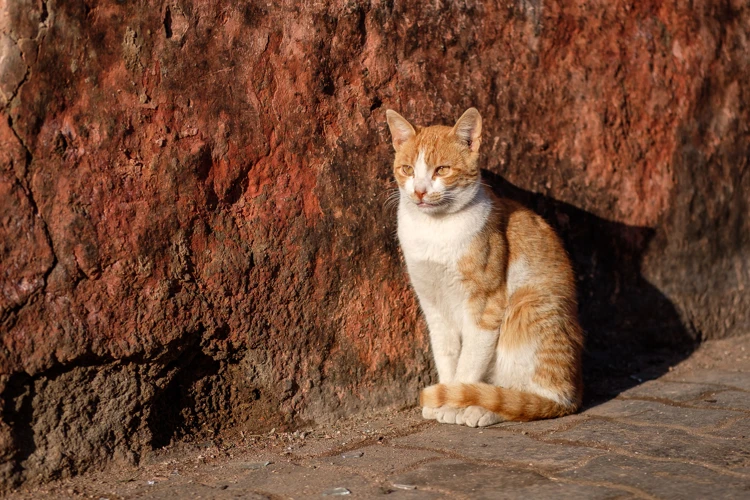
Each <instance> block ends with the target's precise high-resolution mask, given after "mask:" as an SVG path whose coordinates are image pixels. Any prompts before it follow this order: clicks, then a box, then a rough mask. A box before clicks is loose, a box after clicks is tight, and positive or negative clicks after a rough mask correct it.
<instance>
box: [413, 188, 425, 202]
mask: <svg viewBox="0 0 750 500" xmlns="http://www.w3.org/2000/svg"><path fill="white" fill-rule="evenodd" d="M414 194H415V195H417V199H418V200H419V201H422V198H423V197H424V195H425V194H427V191H419V190H416V189H415V190H414Z"/></svg>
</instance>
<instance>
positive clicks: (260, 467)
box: [242, 461, 271, 470]
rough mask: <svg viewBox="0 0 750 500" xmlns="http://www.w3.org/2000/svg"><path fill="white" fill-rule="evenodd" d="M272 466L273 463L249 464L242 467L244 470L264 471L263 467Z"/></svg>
mask: <svg viewBox="0 0 750 500" xmlns="http://www.w3.org/2000/svg"><path fill="white" fill-rule="evenodd" d="M269 465H271V462H268V461H266V462H249V463H246V464H243V465H242V468H243V469H250V470H258V469H262V468H263V467H268V466H269Z"/></svg>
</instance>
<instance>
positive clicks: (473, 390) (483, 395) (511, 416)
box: [419, 384, 579, 421]
mask: <svg viewBox="0 0 750 500" xmlns="http://www.w3.org/2000/svg"><path fill="white" fill-rule="evenodd" d="M419 402H420V404H421V405H422V406H423V407H424V406H426V407H428V408H439V407H441V406H444V405H448V406H451V407H453V408H466V407H468V406H481V407H482V408H485V409H487V410H490V411H491V412H493V413H496V414H498V415H500V417H502V418H503V419H504V420H517V421H528V420H540V419H544V418H555V417H562V416H564V415H569V414H571V413H573V412H575V411H576V410H577V409H578V404H579V403H578V402H577V401H571V402H568V403H559V402H557V401H553V400H552V399H549V398H545V397H543V396H539V395H538V394H533V393H530V392H522V391H517V390H514V389H506V388H505V387H498V386H495V385H489V384H436V385H432V386H430V387H427V388H425V389H423V390H422V393H421V394H420V396H419Z"/></svg>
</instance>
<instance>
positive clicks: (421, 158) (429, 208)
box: [386, 108, 482, 214]
mask: <svg viewBox="0 0 750 500" xmlns="http://www.w3.org/2000/svg"><path fill="white" fill-rule="evenodd" d="M386 117H387V118H388V127H390V129H391V136H392V138H393V148H394V149H395V150H396V157H395V159H394V162H393V173H394V175H395V177H396V182H398V186H399V188H400V190H401V197H402V199H404V200H406V201H407V203H413V206H414V207H416V208H417V209H418V210H420V211H422V212H425V213H428V214H442V213H451V212H456V211H458V210H460V209H461V208H463V207H464V206H466V205H467V204H468V203H469V202H471V200H472V199H474V197H475V195H476V193H477V190H478V189H479V185H480V177H481V173H480V170H479V166H478V164H477V160H478V157H479V144H480V142H481V133H482V117H481V116H480V115H479V111H477V110H476V109H475V108H469V109H468V110H466V112H465V113H464V114H463V115H461V118H459V119H458V121H457V122H456V124H455V125H454V126H453V127H445V126H442V125H436V126H432V127H426V128H414V127H413V126H412V125H411V124H410V123H409V122H408V121H406V119H405V118H404V117H403V116H401V115H399V114H398V113H396V112H395V111H393V110H390V109H389V110H388V111H386Z"/></svg>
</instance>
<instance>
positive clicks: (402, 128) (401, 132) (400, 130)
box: [385, 109, 417, 151]
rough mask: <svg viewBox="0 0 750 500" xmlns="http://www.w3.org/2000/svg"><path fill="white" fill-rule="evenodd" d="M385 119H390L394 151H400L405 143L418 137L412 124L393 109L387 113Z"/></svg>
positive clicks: (389, 124)
mask: <svg viewBox="0 0 750 500" xmlns="http://www.w3.org/2000/svg"><path fill="white" fill-rule="evenodd" d="M385 117H386V118H387V119H388V128H390V129H391V137H392V138H393V149H395V150H396V151H398V148H400V147H401V145H402V144H403V143H405V142H406V141H408V140H409V139H411V138H412V137H414V136H415V135H417V132H416V131H415V130H414V127H412V126H411V123H409V122H407V121H406V118H404V117H403V116H401V115H400V114H398V113H396V112H395V111H393V110H392V109H389V110H388V111H386V112H385Z"/></svg>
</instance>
